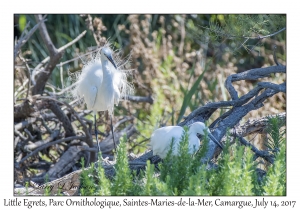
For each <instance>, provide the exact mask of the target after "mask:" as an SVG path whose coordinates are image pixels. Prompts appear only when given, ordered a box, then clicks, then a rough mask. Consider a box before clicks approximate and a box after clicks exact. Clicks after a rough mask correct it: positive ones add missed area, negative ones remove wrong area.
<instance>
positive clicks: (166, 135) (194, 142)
mask: <svg viewBox="0 0 300 210" xmlns="http://www.w3.org/2000/svg"><path fill="white" fill-rule="evenodd" d="M204 130H207V132H208V137H209V138H210V139H212V140H213V142H215V143H216V144H217V145H218V146H219V147H221V148H222V149H223V146H222V145H221V143H220V142H218V141H217V140H216V139H215V138H214V136H213V135H212V134H211V133H210V130H209V129H208V128H207V127H206V126H205V124H204V123H202V122H195V123H193V124H192V125H190V127H189V131H188V134H189V153H190V154H193V153H195V152H196V151H197V150H198V149H199V147H200V140H199V138H198V137H197V134H200V135H204ZM183 132H184V129H183V127H181V126H166V127H162V128H159V129H157V130H155V131H154V132H153V134H152V135H151V139H150V145H151V147H152V150H153V155H158V156H159V157H160V158H162V159H164V158H165V157H166V156H167V153H168V151H169V149H170V146H171V142H172V138H173V139H174V144H173V145H174V149H173V153H172V154H173V155H178V152H179V143H180V141H181V140H182V139H181V137H182V134H183Z"/></svg>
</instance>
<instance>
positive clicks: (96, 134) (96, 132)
mask: <svg viewBox="0 0 300 210" xmlns="http://www.w3.org/2000/svg"><path fill="white" fill-rule="evenodd" d="M94 122H95V136H96V142H97V145H98V152H100V144H99V141H98V131H97V125H96V124H97V121H96V113H94Z"/></svg>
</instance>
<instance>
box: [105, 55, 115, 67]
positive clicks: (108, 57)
mask: <svg viewBox="0 0 300 210" xmlns="http://www.w3.org/2000/svg"><path fill="white" fill-rule="evenodd" d="M105 56H106V58H107V59H108V60H109V61H110V62H111V64H112V65H113V66H114V67H115V69H117V66H116V64H115V62H114V60H113V59H112V57H111V55H105Z"/></svg>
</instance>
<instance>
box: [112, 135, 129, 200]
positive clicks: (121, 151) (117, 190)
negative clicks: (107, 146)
mask: <svg viewBox="0 0 300 210" xmlns="http://www.w3.org/2000/svg"><path fill="white" fill-rule="evenodd" d="M115 170H116V176H115V177H114V181H113V184H112V187H111V194H112V195H128V194H130V191H131V188H132V176H131V171H130V168H129V166H128V159H127V150H126V137H121V139H120V145H119V146H118V148H117V162H116V165H115Z"/></svg>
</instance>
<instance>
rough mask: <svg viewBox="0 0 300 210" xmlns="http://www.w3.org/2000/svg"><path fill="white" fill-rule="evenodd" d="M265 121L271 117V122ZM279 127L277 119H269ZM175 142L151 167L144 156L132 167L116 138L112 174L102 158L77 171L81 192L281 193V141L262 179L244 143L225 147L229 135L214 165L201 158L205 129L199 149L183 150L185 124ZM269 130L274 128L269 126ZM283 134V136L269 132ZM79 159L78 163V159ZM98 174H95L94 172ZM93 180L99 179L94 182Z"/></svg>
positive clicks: (283, 187)
mask: <svg viewBox="0 0 300 210" xmlns="http://www.w3.org/2000/svg"><path fill="white" fill-rule="evenodd" d="M270 122H274V121H271V120H270ZM271 125H272V126H273V128H277V130H279V127H278V126H279V125H280V124H278V123H277V124H276V123H274V124H272V123H271ZM184 131H185V132H184V133H183V135H182V137H181V142H180V144H179V152H178V153H179V154H178V155H177V156H174V155H172V150H173V149H174V141H173V140H172V143H171V146H170V150H169V151H168V153H167V156H166V158H165V159H164V161H163V162H162V163H160V164H159V170H156V168H155V166H154V165H153V164H150V161H147V165H146V169H145V171H141V172H140V173H139V174H137V173H136V172H133V173H132V172H131V171H130V168H129V166H128V159H127V154H126V138H125V137H123V138H121V141H120V145H119V146H118V148H117V159H116V165H115V170H116V174H115V176H114V177H113V178H112V179H111V180H110V179H107V178H106V177H105V171H104V169H103V167H102V164H101V161H100V163H98V167H94V165H92V166H91V167H90V169H84V170H83V172H82V173H81V179H80V180H81V182H82V184H81V189H80V193H81V195H85V196H86V195H214V196H215V195H226V196H229V195H248V196H249V195H286V158H285V154H286V149H285V142H284V140H280V141H279V142H281V144H280V145H279V149H278V150H279V152H278V153H276V154H275V161H274V164H273V165H271V166H270V167H269V170H268V171H267V175H266V176H265V177H264V178H263V181H262V182H259V181H258V175H257V173H256V167H257V163H256V162H255V161H253V160H254V159H253V153H252V151H251V150H250V148H248V147H244V146H242V145H240V144H239V143H238V142H236V143H235V145H234V146H232V147H230V144H229V136H228V135H227V142H226V144H225V147H224V150H223V151H222V153H221V155H220V157H219V158H218V161H217V167H215V169H211V170H208V169H207V165H206V164H201V161H200V159H201V158H202V157H203V156H204V155H205V153H206V151H207V149H208V142H209V141H208V138H207V134H206V135H205V136H204V138H203V140H202V141H201V147H200V149H199V151H198V152H197V153H196V154H194V155H190V154H189V153H188V138H189V136H188V128H187V127H184ZM272 132H274V131H273V130H272ZM276 136H277V137H280V138H282V135H274V137H276ZM82 164H83V162H82ZM94 174H97V176H94ZM95 180H98V181H95Z"/></svg>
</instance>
